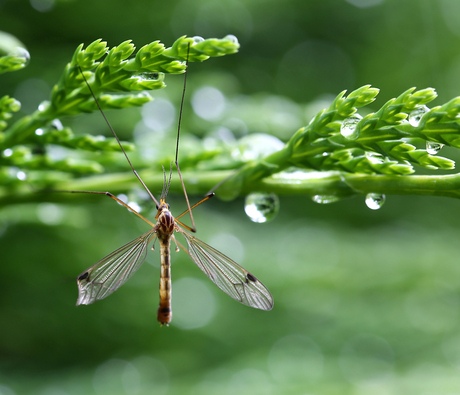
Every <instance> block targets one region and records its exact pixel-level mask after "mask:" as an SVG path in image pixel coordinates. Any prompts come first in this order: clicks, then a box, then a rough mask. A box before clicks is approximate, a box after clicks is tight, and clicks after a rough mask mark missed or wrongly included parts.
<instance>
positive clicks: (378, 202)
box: [366, 193, 385, 210]
mask: <svg viewBox="0 0 460 395" xmlns="http://www.w3.org/2000/svg"><path fill="white" fill-rule="evenodd" d="M384 203H385V195H384V194H382V193H368V194H367V195H366V206H367V207H369V208H370V209H371V210H378V209H379V208H380V207H382V206H383V204H384Z"/></svg>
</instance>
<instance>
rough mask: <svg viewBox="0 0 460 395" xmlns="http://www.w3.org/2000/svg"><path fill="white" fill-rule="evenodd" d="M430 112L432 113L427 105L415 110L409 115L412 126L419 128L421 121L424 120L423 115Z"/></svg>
mask: <svg viewBox="0 0 460 395" xmlns="http://www.w3.org/2000/svg"><path fill="white" fill-rule="evenodd" d="M428 111H430V109H429V108H428V107H427V106H425V105H423V106H417V107H416V108H415V110H413V111H412V112H411V113H410V114H409V118H408V121H409V123H410V124H411V125H412V126H414V127H417V126H418V124H419V123H420V120H421V119H422V117H423V115H424V114H426V113H427V112H428Z"/></svg>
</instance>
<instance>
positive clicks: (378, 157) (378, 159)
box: [365, 151, 385, 163]
mask: <svg viewBox="0 0 460 395" xmlns="http://www.w3.org/2000/svg"><path fill="white" fill-rule="evenodd" d="M365 155H366V158H367V159H368V160H369V162H372V163H383V162H384V160H385V158H384V157H383V155H382V154H379V153H377V152H371V151H366V153H365Z"/></svg>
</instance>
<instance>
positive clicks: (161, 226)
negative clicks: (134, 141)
mask: <svg viewBox="0 0 460 395" xmlns="http://www.w3.org/2000/svg"><path fill="white" fill-rule="evenodd" d="M189 46H190V44H189ZM187 59H188V55H187ZM187 65H188V61H187V62H186V67H187ZM80 71H81V69H80ZM81 75H82V76H83V79H84V80H85V82H86V84H87V86H88V89H89V90H90V92H91V94H92V96H93V97H94V100H95V101H96V104H97V106H98V108H99V110H100V112H101V113H102V115H103V117H104V119H105V121H106V123H107V125H108V126H109V128H110V130H111V132H112V133H113V135H114V137H115V139H116V140H117V142H118V144H119V146H120V148H121V150H122V152H123V154H124V155H125V157H126V160H127V161H128V163H129V165H130V167H131V169H132V171H133V172H134V174H135V175H136V177H137V178H138V180H139V181H140V183H141V184H142V186H143V187H144V188H145V190H146V191H147V192H148V194H149V196H150V198H151V199H152V200H153V201H154V203H155V204H156V208H157V210H158V211H157V214H156V216H155V220H156V223H153V222H151V221H149V220H148V219H147V218H145V217H144V216H142V215H141V214H140V213H138V212H137V211H136V210H135V209H133V208H132V207H130V206H129V205H128V204H126V203H124V202H123V201H121V200H120V199H119V198H117V197H116V196H114V195H112V194H111V193H110V192H99V191H71V192H74V193H94V194H104V195H107V196H109V197H110V198H112V199H114V200H115V201H117V202H118V203H120V204H121V205H123V206H124V207H126V208H127V209H128V210H129V211H131V212H133V213H134V214H136V215H137V216H138V217H139V218H141V219H143V220H144V221H145V222H147V223H148V224H149V225H150V226H151V228H150V230H148V231H147V232H145V233H144V234H143V235H141V236H139V237H137V238H135V239H134V240H133V241H131V242H129V243H128V244H125V245H124V246H123V247H120V248H119V249H117V250H115V251H113V252H112V253H110V254H109V255H107V256H106V257H105V258H103V259H101V260H100V261H99V262H97V263H96V264H95V265H93V266H91V267H90V268H89V269H87V270H85V271H84V272H83V273H81V274H80V275H79V276H78V277H77V284H78V291H79V295H78V300H77V306H78V305H81V304H85V305H87V304H91V303H94V302H96V301H98V300H101V299H104V298H105V297H107V296H109V295H110V294H112V293H113V292H115V291H116V290H117V289H118V288H120V287H121V286H122V285H123V284H124V283H125V282H126V281H127V280H128V279H129V278H130V277H131V276H132V275H133V274H134V273H135V272H136V271H137V270H138V269H139V267H140V266H141V265H142V263H143V262H144V260H145V256H146V254H147V247H148V245H149V244H150V243H151V242H153V243H155V240H156V239H158V242H159V244H160V256H161V275H160V303H159V307H158V314H157V319H158V321H159V322H160V324H161V325H164V324H166V325H169V323H170V322H171V317H172V311H171V241H173V242H174V243H175V245H176V251H179V250H180V249H182V250H183V251H185V252H186V253H187V254H188V256H189V257H190V258H191V260H192V261H193V262H195V264H196V265H197V266H198V267H199V268H200V269H201V270H202V271H203V272H204V273H205V274H206V275H207V276H208V277H209V278H210V279H211V281H212V282H213V283H214V284H216V285H217V286H218V287H219V288H220V289H221V290H222V291H224V292H225V293H226V294H227V295H229V296H231V297H232V298H233V299H235V300H237V301H238V302H240V303H243V304H245V305H246V306H250V307H254V308H256V309H261V310H271V309H272V308H273V298H272V296H271V294H270V292H269V291H268V289H267V288H266V287H265V286H264V285H263V284H262V283H261V282H260V281H259V280H258V279H257V278H256V277H255V276H254V275H253V274H251V273H250V272H248V271H247V270H246V269H244V268H242V267H241V266H240V265H238V264H237V263H236V262H234V261H233V260H232V259H230V258H229V257H227V256H225V255H224V254H222V253H221V252H220V251H218V250H216V249H215V248H213V247H211V246H210V245H208V244H206V243H204V242H203V241H201V240H200V239H198V238H196V237H195V236H193V235H192V234H191V233H189V232H196V228H195V222H194V220H193V215H192V209H194V208H195V207H197V206H198V205H200V204H201V203H203V202H205V201H206V200H208V199H210V198H211V197H212V196H214V193H212V194H208V195H207V196H206V197H204V198H203V199H202V200H200V201H199V202H198V203H196V204H194V205H193V206H190V203H189V199H188V196H187V191H186V189H185V184H184V181H183V179H182V174H181V172H180V168H179V163H178V151H179V133H180V123H181V116H182V109H183V103H184V97H185V87H186V77H187V74H186V73H185V76H184V88H183V93H182V101H181V107H180V113H179V121H178V128H177V141H176V158H175V165H176V168H177V172H178V175H179V178H180V181H181V184H182V189H183V191H184V195H185V200H186V202H187V210H186V211H184V212H183V213H182V214H180V215H179V216H177V217H174V216H173V215H172V213H171V211H170V207H169V204H168V203H166V196H167V194H168V191H169V187H170V185H171V176H172V167H173V166H172V163H171V167H170V172H169V180H168V181H167V180H166V172H165V169H164V168H163V174H164V183H163V191H162V193H161V196H160V201H158V200H157V199H156V198H155V196H154V195H153V194H152V193H151V192H150V190H149V189H148V187H147V186H146V185H145V183H144V182H143V181H142V179H141V177H140V176H139V174H138V173H137V171H136V170H135V169H134V167H133V165H132V164H131V161H130V160H129V158H128V155H127V154H126V152H125V150H124V148H123V146H122V144H121V142H120V140H119V139H118V136H117V134H116V133H115V131H114V129H113V128H112V126H111V125H110V123H109V121H108V119H107V118H106V116H105V114H104V112H103V111H102V109H101V107H100V105H99V102H98V101H97V98H96V96H95V94H94V93H93V91H92V89H91V87H90V85H89V83H88V81H87V80H86V77H85V75H84V74H83V72H82V71H81ZM187 213H189V215H190V220H191V223H192V226H191V227H190V226H188V225H186V224H184V223H183V222H181V221H180V220H179V219H180V218H181V217H182V216H184V215H185V214H187ZM176 234H180V235H182V236H183V237H184V239H185V243H186V247H185V246H183V245H182V244H181V243H180V242H179V241H178V240H177V239H176V236H175V235H176ZM153 249H154V247H153V246H152V250H153Z"/></svg>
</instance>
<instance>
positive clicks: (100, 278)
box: [77, 228, 155, 306]
mask: <svg viewBox="0 0 460 395" xmlns="http://www.w3.org/2000/svg"><path fill="white" fill-rule="evenodd" d="M154 237H155V229H153V228H152V229H150V230H149V231H148V232H146V233H144V234H143V235H142V236H139V237H138V238H136V239H134V240H133V241H131V242H129V243H128V244H125V245H124V246H123V247H120V248H119V249H118V250H115V251H114V252H112V253H111V254H109V255H107V256H106V257H105V258H103V259H101V260H100V261H99V262H97V263H96V264H95V265H93V266H91V267H90V268H89V269H88V270H85V271H84V272H83V273H82V274H80V275H79V276H78V277H77V284H78V300H77V306H78V305H80V304H91V303H94V302H96V301H97V300H101V299H104V298H105V297H106V296H109V295H110V294H111V293H113V292H115V291H116V290H117V289H118V288H120V287H121V286H122V285H123V284H124V283H125V282H126V281H127V280H128V279H129V278H130V277H131V276H132V275H133V274H134V273H135V272H136V270H137V269H139V267H140V266H141V265H142V263H143V262H144V259H145V255H146V254H147V245H148V243H149V242H150V240H152V238H154Z"/></svg>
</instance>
